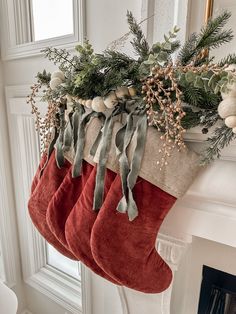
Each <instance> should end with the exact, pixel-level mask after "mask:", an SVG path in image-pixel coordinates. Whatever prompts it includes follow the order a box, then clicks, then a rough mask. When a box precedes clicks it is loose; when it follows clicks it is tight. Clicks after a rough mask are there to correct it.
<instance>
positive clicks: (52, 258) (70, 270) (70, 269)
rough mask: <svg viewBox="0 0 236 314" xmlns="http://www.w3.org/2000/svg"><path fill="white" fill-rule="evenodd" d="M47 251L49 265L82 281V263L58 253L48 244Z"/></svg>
mask: <svg viewBox="0 0 236 314" xmlns="http://www.w3.org/2000/svg"><path fill="white" fill-rule="evenodd" d="M46 249H47V263H48V265H50V266H52V267H54V268H56V269H58V270H60V271H62V272H64V273H65V274H67V275H69V276H71V277H73V278H75V279H77V280H78V279H80V263H79V262H76V261H72V260H70V259H69V258H67V257H65V256H63V255H62V254H60V253H59V252H57V251H56V250H55V249H54V248H53V247H52V246H51V245H49V244H46Z"/></svg>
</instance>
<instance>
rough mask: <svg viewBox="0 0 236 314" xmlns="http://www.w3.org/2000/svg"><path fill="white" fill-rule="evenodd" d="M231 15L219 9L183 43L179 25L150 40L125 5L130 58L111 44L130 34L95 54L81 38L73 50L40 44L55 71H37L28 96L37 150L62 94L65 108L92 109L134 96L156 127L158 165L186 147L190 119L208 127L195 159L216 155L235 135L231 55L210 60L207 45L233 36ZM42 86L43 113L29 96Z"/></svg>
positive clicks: (48, 135)
mask: <svg viewBox="0 0 236 314" xmlns="http://www.w3.org/2000/svg"><path fill="white" fill-rule="evenodd" d="M230 16H231V14H230V13H229V12H223V13H222V14H220V15H219V16H218V17H216V18H214V19H212V20H210V21H209V22H208V24H207V25H206V26H204V27H203V28H202V29H201V31H200V33H199V34H192V35H191V36H190V37H189V39H188V40H187V41H186V42H185V43H184V45H183V46H181V45H180V42H179V41H178V40H177V34H178V31H179V29H178V28H177V27H174V29H173V30H172V31H170V32H169V33H168V35H164V41H163V42H161V43H160V42H158V43H155V44H153V45H152V46H151V47H150V46H149V44H148V42H147V39H146V38H145V36H144V34H143V32H142V29H141V26H140V24H138V23H137V22H136V20H135V19H134V17H133V15H132V13H131V12H128V13H127V20H128V24H129V29H130V32H129V34H132V36H133V39H132V41H131V44H132V46H133V49H134V52H135V53H136V55H137V57H136V58H131V57H130V56H128V55H126V54H124V53H121V52H119V51H118V50H117V49H116V48H117V46H118V45H120V44H121V43H122V41H123V40H126V39H127V37H128V35H129V34H125V36H123V37H122V38H121V39H119V40H116V41H114V42H113V43H112V45H111V47H112V49H111V48H110V49H107V50H105V51H104V53H102V54H97V53H95V52H94V50H93V48H92V46H91V44H90V43H89V42H88V41H85V43H84V45H78V46H76V48H75V49H76V52H77V53H76V54H75V55H73V56H72V55H71V54H70V53H69V52H68V51H66V50H64V49H56V48H46V49H44V50H43V52H44V54H45V57H47V58H48V59H49V60H50V61H52V62H54V64H56V65H57V66H59V70H58V71H55V72H54V73H52V75H51V74H50V73H47V72H46V71H43V73H38V75H37V83H36V84H34V85H33V86H32V87H31V88H32V92H31V94H30V95H29V97H28V103H29V104H31V106H32V114H34V115H35V118H36V121H35V123H36V129H37V130H39V131H40V135H41V145H42V149H45V148H47V147H48V144H49V142H50V140H51V138H52V131H51V130H52V127H53V126H55V125H56V124H58V118H57V115H58V112H59V109H60V108H61V104H65V100H66V101H67V109H68V110H69V107H72V110H74V109H73V108H75V106H78V105H80V106H84V107H85V108H88V110H91V109H92V110H93V111H96V112H105V111H109V110H110V109H112V108H114V107H116V106H120V105H121V104H124V103H126V102H127V101H128V102H130V100H134V102H135V103H136V105H137V104H140V106H142V107H143V106H146V113H147V119H148V121H149V126H153V127H156V128H157V129H158V130H159V131H160V132H162V133H163V134H162V136H161V138H162V140H163V145H162V147H161V148H160V154H161V156H160V160H159V161H158V163H160V167H162V166H164V165H166V164H168V157H169V156H170V154H171V150H172V149H173V148H174V147H176V146H177V147H178V149H179V150H181V149H183V148H184V147H185V144H184V133H185V132H186V130H188V129H190V128H192V127H196V126H200V127H201V129H202V132H203V133H204V134H206V133H208V130H209V129H210V128H212V127H214V128H213V131H212V134H211V136H210V137H209V138H208V139H207V140H206V142H207V145H206V149H205V150H204V151H203V152H202V164H207V163H209V162H211V161H212V160H214V159H215V158H219V157H220V152H221V150H222V149H223V148H224V147H226V146H227V145H229V144H230V142H231V141H232V140H233V139H235V138H236V73H235V70H236V65H235V64H236V55H235V54H233V55H229V56H227V57H225V58H224V59H223V60H221V61H220V62H218V63H214V57H212V53H211V54H209V52H210V51H211V50H213V49H215V48H218V47H219V46H220V45H223V44H225V43H228V42H229V41H231V40H232V38H233V34H232V30H225V29H224V27H225V24H226V23H227V21H228V19H229V18H230ZM41 88H44V90H43V100H44V101H47V102H48V111H47V114H46V116H45V117H42V116H41V114H40V112H39V109H38V108H37V106H36V101H35V97H36V95H37V93H38V92H39V90H40V89H41ZM131 102H132V101H131ZM135 108H136V107H135ZM154 145H155V143H154Z"/></svg>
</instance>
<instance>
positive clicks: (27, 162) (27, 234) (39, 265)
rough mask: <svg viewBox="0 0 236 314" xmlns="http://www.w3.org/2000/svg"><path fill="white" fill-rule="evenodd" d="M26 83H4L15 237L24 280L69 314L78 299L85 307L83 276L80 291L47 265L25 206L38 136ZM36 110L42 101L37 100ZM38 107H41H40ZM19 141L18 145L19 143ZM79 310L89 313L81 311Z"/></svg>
mask: <svg viewBox="0 0 236 314" xmlns="http://www.w3.org/2000/svg"><path fill="white" fill-rule="evenodd" d="M28 92H29V86H17V87H12V86H11V87H6V100H7V108H8V121H9V129H10V138H11V141H10V142H11V153H12V163H13V169H14V170H15V171H14V179H15V180H14V186H15V194H16V199H17V204H16V212H17V218H18V227H19V238H20V246H21V256H22V270H23V278H24V281H25V282H26V283H27V284H28V285H30V286H31V287H33V288H35V289H36V290H38V291H39V292H41V293H42V294H45V295H46V296H47V297H49V298H50V299H51V300H53V301H54V302H56V303H57V304H59V305H61V306H62V307H63V308H65V310H68V311H69V312H71V313H73V314H81V313H82V300H84V302H86V303H85V308H86V307H87V308H88V302H87V301H86V300H87V294H86V292H88V291H89V288H88V287H87V288H86V284H87V277H86V275H85V276H84V279H83V285H84V291H85V292H84V294H83V297H82V292H81V290H82V287H81V282H80V281H79V280H75V279H73V278H71V277H70V276H68V275H66V274H64V273H62V272H60V271H58V270H56V269H55V268H53V267H51V266H49V265H47V261H46V249H45V240H44V239H43V238H42V237H41V236H40V234H39V233H38V232H37V230H36V229H35V228H34V226H33V224H32V222H31V220H30V218H29V215H28V209H27V199H28V197H29V191H30V185H31V181H32V177H33V175H34V173H35V170H36V167H37V165H38V162H39V155H40V153H39V139H38V135H37V134H36V132H35V126H34V120H33V117H32V115H31V109H30V105H28V104H27V103H26V97H27V96H26V95H27V94H28ZM39 108H40V111H43V109H44V110H45V104H42V103H40V104H39ZM41 109H42V110H41ZM19 143H20V145H19ZM83 314H90V312H89V308H88V311H87V312H86V311H83Z"/></svg>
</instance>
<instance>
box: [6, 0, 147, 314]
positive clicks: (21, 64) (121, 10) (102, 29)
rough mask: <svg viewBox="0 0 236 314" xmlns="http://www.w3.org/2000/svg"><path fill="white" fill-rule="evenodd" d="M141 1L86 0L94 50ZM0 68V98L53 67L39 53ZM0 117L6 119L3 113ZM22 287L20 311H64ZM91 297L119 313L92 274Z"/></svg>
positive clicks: (101, 309) (121, 28)
mask: <svg viewBox="0 0 236 314" xmlns="http://www.w3.org/2000/svg"><path fill="white" fill-rule="evenodd" d="M141 3H142V1H141V0H126V1H115V0H113V1H111V0H100V1H96V0H86V29H87V38H88V39H89V40H90V42H91V43H92V44H93V46H94V49H95V51H96V52H101V51H102V50H104V49H106V46H107V45H108V44H109V43H110V42H111V41H113V40H114V39H117V38H119V37H120V36H122V35H123V34H124V33H126V32H127V31H128V26H127V23H126V11H127V10H131V11H132V12H133V13H134V15H135V16H136V17H137V19H138V20H140V18H141ZM2 67H3V78H4V81H3V85H1V81H0V88H1V90H0V97H1V96H2V95H1V94H2V93H3V88H4V86H10V85H25V84H32V83H34V82H35V75H36V74H37V72H38V71H42V70H43V69H45V68H46V69H47V70H48V71H52V70H53V69H54V67H55V66H54V65H53V64H52V63H50V62H49V61H47V60H46V59H44V58H43V57H42V56H35V57H31V58H24V59H19V60H12V61H6V62H3V63H2ZM0 70H1V68H0ZM0 78H1V76H0ZM2 106H4V103H3V102H2V101H1V103H0V107H1V115H5V109H4V107H2ZM4 120H5V121H6V120H7V119H6V116H5V118H4ZM1 131H2V126H1ZM1 131H0V132H1ZM0 135H1V134H0ZM4 136H5V135H4ZM19 274H20V272H19ZM23 287H24V289H22V286H20V285H19V286H17V287H16V288H17V294H18V298H19V301H20V306H19V310H20V311H21V310H23V308H24V307H27V308H28V309H29V310H30V311H32V313H33V314H65V311H64V310H63V309H62V308H61V307H60V306H59V305H57V304H55V303H54V302H52V301H51V300H50V299H49V298H47V297H46V296H44V295H42V294H40V293H39V292H38V291H36V290H35V289H33V288H31V287H29V286H27V285H25V284H23ZM22 291H25V296H24V295H22ZM92 300H93V302H92V309H93V314H110V313H112V314H122V309H121V304H120V299H119V297H118V292H117V290H116V288H115V287H114V286H112V285H111V284H110V283H107V282H105V281H103V280H101V279H100V278H98V277H97V276H95V275H93V276H92ZM68 313H69V312H68Z"/></svg>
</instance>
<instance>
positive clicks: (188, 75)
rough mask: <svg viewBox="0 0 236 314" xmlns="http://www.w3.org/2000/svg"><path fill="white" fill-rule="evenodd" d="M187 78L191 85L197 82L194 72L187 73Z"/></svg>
mask: <svg viewBox="0 0 236 314" xmlns="http://www.w3.org/2000/svg"><path fill="white" fill-rule="evenodd" d="M185 78H186V81H187V82H189V83H192V82H194V81H195V78H196V74H195V73H193V72H187V73H186V74H185Z"/></svg>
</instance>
